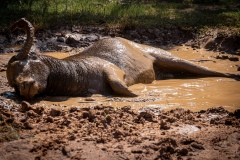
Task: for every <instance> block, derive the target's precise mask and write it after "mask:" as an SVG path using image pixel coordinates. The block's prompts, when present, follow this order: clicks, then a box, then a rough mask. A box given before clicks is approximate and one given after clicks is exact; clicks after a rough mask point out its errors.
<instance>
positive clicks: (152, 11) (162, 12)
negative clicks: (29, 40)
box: [0, 0, 240, 29]
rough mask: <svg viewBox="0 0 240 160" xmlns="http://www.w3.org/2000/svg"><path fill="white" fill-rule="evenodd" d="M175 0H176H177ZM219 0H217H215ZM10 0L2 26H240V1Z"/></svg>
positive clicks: (2, 12) (6, 6)
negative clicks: (27, 23) (24, 23)
mask: <svg viewBox="0 0 240 160" xmlns="http://www.w3.org/2000/svg"><path fill="white" fill-rule="evenodd" d="M173 1H174V0H173ZM215 1H216V0H215ZM123 2H125V3H120V2H119V0H115V1H114V0H113V1H112V2H110V1H109V0H98V1H97V0H9V2H5V3H4V4H3V5H1V7H0V9H1V10H0V14H1V18H0V24H1V26H0V29H7V28H8V27H9V25H10V24H12V23H13V22H14V21H16V20H18V19H19V18H22V17H25V18H27V19H28V20H29V21H31V22H32V23H33V24H34V26H35V27H37V28H52V27H56V26H61V25H103V24H104V25H109V26H120V27H126V26H133V27H139V26H140V27H172V26H177V27H199V28H202V27H240V9H239V6H240V3H239V2H238V1H236V0H231V3H227V1H225V0H218V2H219V3H220V2H222V3H221V4H218V5H217V6H216V5H214V3H213V2H214V0H212V3H213V4H211V5H206V4H205V3H206V2H205V1H204V5H203V4H201V5H200V4H195V3H193V2H197V0H195V1H194V0H179V1H177V0H175V1H174V2H165V3H160V2H159V1H158V0H148V1H147V0H145V1H144V0H142V1H140V0H138V1H137V0H135V1H127V0H125V1H123Z"/></svg>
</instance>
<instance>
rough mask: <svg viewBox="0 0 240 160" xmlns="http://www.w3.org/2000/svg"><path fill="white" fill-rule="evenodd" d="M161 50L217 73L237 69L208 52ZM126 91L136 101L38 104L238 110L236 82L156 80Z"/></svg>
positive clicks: (239, 94) (238, 85) (239, 95)
mask: <svg viewBox="0 0 240 160" xmlns="http://www.w3.org/2000/svg"><path fill="white" fill-rule="evenodd" d="M165 49H166V50H169V51H170V52H172V53H173V54H175V55H177V56H179V57H181V58H184V59H188V60H191V61H193V62H195V63H197V64H199V65H201V66H205V67H209V68H211V69H213V70H217V71H221V72H233V73H237V68H236V66H237V65H240V63H239V62H232V61H229V60H218V59H215V58H214V57H215V56H216V54H217V53H216V52H209V51H206V50H204V49H198V50H193V49H192V48H188V47H184V46H183V47H175V48H172V49H168V48H165ZM47 55H50V56H54V57H58V58H64V57H66V56H68V54H67V53H47ZM130 89H131V90H133V91H134V92H135V93H137V94H138V95H139V96H138V97H136V98H123V97H103V96H101V95H93V96H92V97H91V98H84V97H75V98H68V97H55V98H53V97H49V98H46V99H44V100H42V101H41V102H40V103H46V104H52V103H55V104H59V105H62V106H71V105H74V106H95V105H97V104H103V105H111V106H114V107H122V106H125V105H131V106H132V107H134V108H136V109H140V108H142V107H144V108H146V107H147V108H148V107H149V108H153V107H154V108H160V109H165V110H166V109H167V110H168V109H172V108H176V107H183V108H186V109H191V110H194V111H199V110H201V109H207V108H210V107H217V106H224V107H225V108H226V109H228V110H230V111H233V110H235V109H237V108H240V82H239V81H236V80H233V79H230V78H219V77H214V78H191V79H170V80H159V81H154V82H153V83H152V84H136V85H133V86H130Z"/></svg>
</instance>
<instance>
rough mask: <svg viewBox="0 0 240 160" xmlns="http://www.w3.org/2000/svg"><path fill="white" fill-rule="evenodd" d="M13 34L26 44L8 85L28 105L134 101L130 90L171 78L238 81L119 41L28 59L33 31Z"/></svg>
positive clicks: (11, 66)
mask: <svg viewBox="0 0 240 160" xmlns="http://www.w3.org/2000/svg"><path fill="white" fill-rule="evenodd" d="M16 28H20V29H23V30H24V31H25V32H26V33H27V39H26V42H25V44H24V47H23V48H22V50H21V51H20V52H19V53H18V54H17V55H16V56H13V57H12V58H11V59H10V60H9V62H8V67H7V79H8V82H9V84H10V86H11V87H14V89H15V90H16V92H17V93H19V94H20V95H21V96H22V97H24V98H27V99H31V98H33V97H34V96H35V95H37V94H46V95H53V96H54V95H61V96H88V95H91V94H94V93H100V94H112V93H114V94H119V95H123V96H137V95H136V94H134V93H133V92H132V91H131V90H129V88H128V86H130V85H133V84H136V83H152V81H154V80H155V79H161V78H166V77H165V75H169V73H171V75H178V76H179V75H180V76H182V75H184V74H193V75H195V76H201V77H211V76H219V77H235V76H236V75H233V74H227V73H226V74H225V73H220V72H216V71H212V70H210V69H207V68H205V67H201V66H198V65H195V64H193V63H191V62H189V61H186V60H183V59H180V58H178V57H176V56H174V55H172V54H171V53H169V52H167V51H164V50H162V49H159V48H154V47H151V46H147V45H143V44H138V43H135V42H132V41H129V40H127V39H123V38H120V37H116V38H107V39H102V40H99V41H98V42H96V43H94V44H93V45H92V46H90V47H89V48H87V49H86V50H84V51H83V52H80V53H79V54H76V55H73V56H70V57H67V58H64V59H56V58H53V57H50V56H44V55H39V54H35V53H30V49H31V47H32V45H33V38H34V27H33V26H32V24H31V23H30V22H29V21H27V20H26V19H24V18H22V19H20V20H18V21H17V22H15V23H14V24H13V25H12V27H11V29H12V31H13V30H15V29H16ZM168 78H169V77H168Z"/></svg>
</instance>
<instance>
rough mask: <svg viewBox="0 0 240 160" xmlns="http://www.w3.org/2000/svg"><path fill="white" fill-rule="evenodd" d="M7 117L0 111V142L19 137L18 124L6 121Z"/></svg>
mask: <svg viewBox="0 0 240 160" xmlns="http://www.w3.org/2000/svg"><path fill="white" fill-rule="evenodd" d="M5 120H6V118H5V116H4V115H3V114H1V113H0V143H2V142H7V141H12V140H16V139H18V138H19V133H18V131H17V129H16V128H17V126H14V124H12V123H7V122H5Z"/></svg>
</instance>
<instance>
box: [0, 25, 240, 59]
mask: <svg viewBox="0 0 240 160" xmlns="http://www.w3.org/2000/svg"><path fill="white" fill-rule="evenodd" d="M238 32H239V31H238V28H232V29H229V28H226V29H212V28H209V29H205V30H204V31H201V32H199V31H196V30H194V29H191V30H189V29H184V28H180V27H178V28H170V29H167V28H109V27H105V26H99V27H91V26H63V27H61V28H56V29H52V30H37V31H36V33H35V36H36V38H35V46H34V47H33V51H34V52H56V51H64V52H71V51H74V52H76V51H79V48H81V47H87V46H90V45H91V44H93V43H94V42H96V41H98V40H99V39H102V38H106V37H116V36H120V37H124V38H126V39H129V40H132V41H135V42H138V43H143V44H148V45H153V46H171V45H186V46H191V47H192V48H196V49H199V48H205V49H208V50H211V51H216V52H222V53H230V54H236V55H239V54H240V47H239V46H240V37H239V34H238ZM25 38H26V36H25V35H24V33H23V32H22V31H19V30H18V31H15V32H14V33H13V34H10V33H7V32H5V33H0V53H11V52H17V51H19V49H20V48H19V47H16V46H19V45H20V46H21V45H22V44H23V43H24V40H25Z"/></svg>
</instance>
